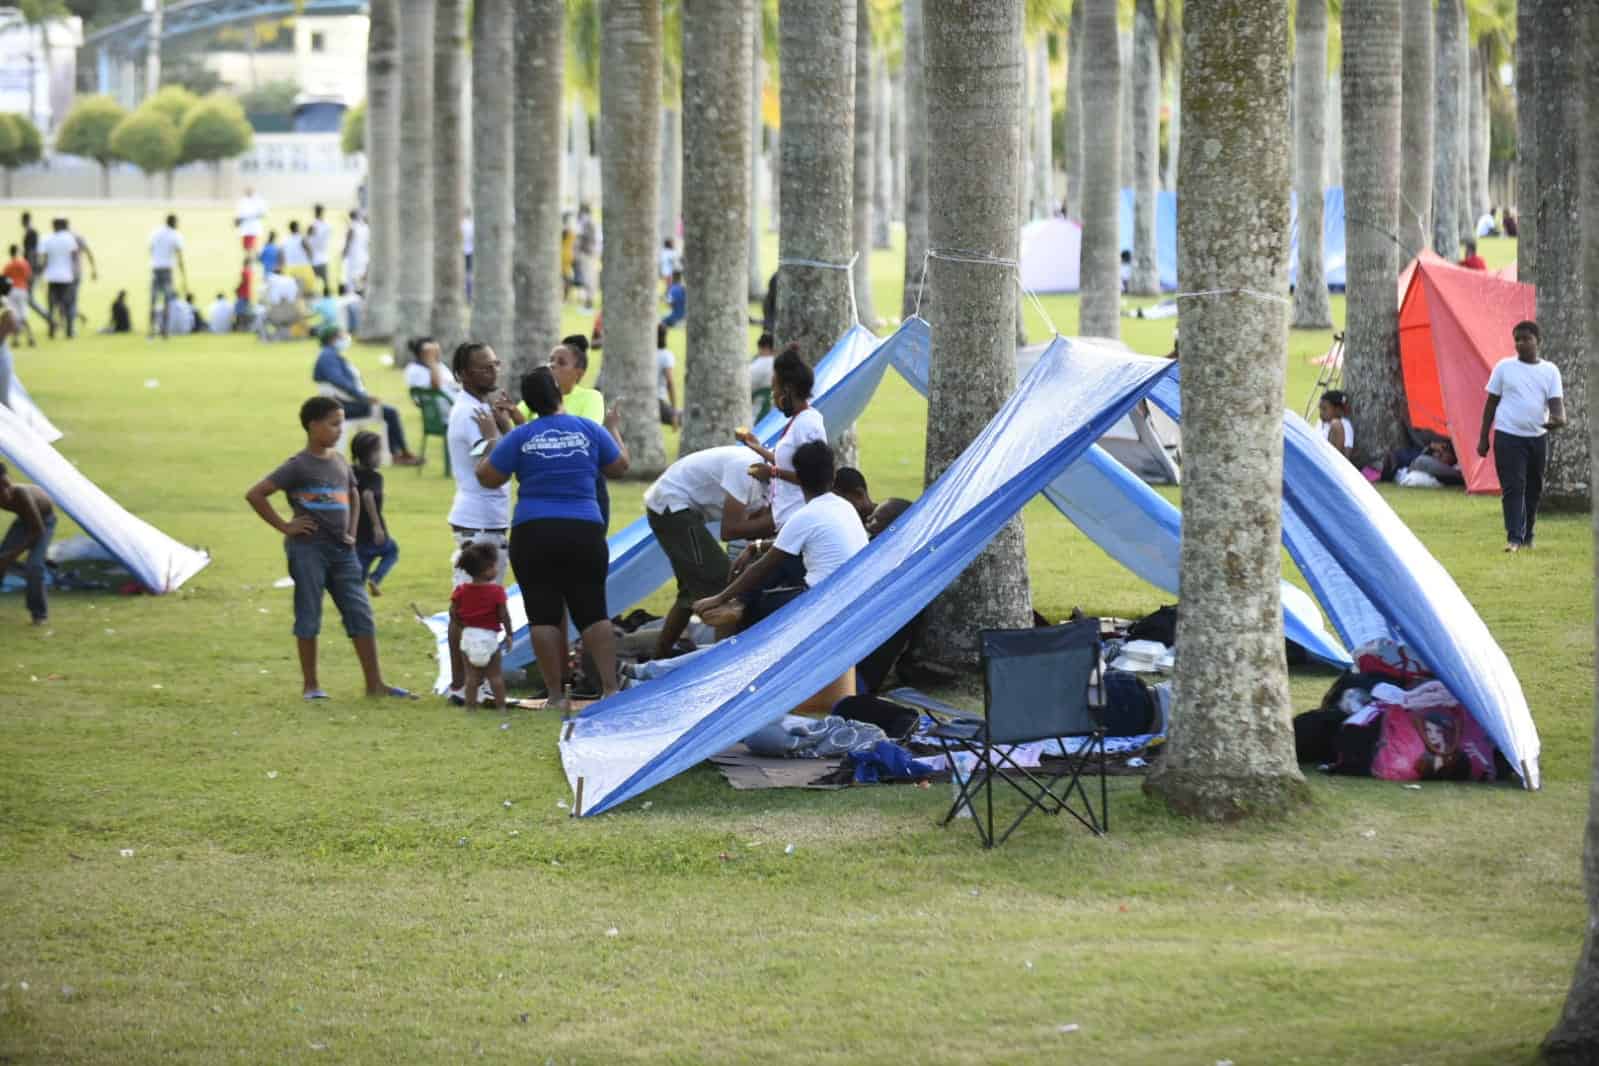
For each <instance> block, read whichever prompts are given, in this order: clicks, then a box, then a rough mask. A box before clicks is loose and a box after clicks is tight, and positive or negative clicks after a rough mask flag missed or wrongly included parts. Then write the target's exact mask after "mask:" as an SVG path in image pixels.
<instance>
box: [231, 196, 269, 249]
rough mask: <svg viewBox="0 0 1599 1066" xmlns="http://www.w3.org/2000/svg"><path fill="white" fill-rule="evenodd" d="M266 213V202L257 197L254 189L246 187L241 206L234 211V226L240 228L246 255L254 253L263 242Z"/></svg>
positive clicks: (240, 199)
mask: <svg viewBox="0 0 1599 1066" xmlns="http://www.w3.org/2000/svg"><path fill="white" fill-rule="evenodd" d="M266 213H267V205H266V201H265V200H263V199H261V198H260V197H259V196H257V195H256V194H255V190H254V189H252V188H249V187H246V188H245V190H244V195H243V196H242V197H240V198H239V205H238V206H237V207H235V208H234V209H233V224H234V225H236V226H238V227H239V240H240V242H241V243H243V245H244V252H245V254H246V255H249V254H251V253H252V252H254V251H255V246H256V244H257V242H259V241H260V240H261V232H262V229H263V228H264V227H265V225H266Z"/></svg>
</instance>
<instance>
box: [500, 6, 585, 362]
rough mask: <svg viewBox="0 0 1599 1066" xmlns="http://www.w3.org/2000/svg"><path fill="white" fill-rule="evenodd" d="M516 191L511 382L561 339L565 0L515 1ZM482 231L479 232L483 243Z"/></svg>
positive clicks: (503, 355) (504, 355)
mask: <svg viewBox="0 0 1599 1066" xmlns="http://www.w3.org/2000/svg"><path fill="white" fill-rule="evenodd" d="M479 2H480V3H481V2H482V0H479ZM516 5H517V9H516V50H515V57H514V59H513V64H514V77H515V82H514V85H515V100H516V106H515V113H514V115H513V117H512V125H513V127H514V131H515V132H514V137H513V140H514V141H515V153H516V154H515V174H516V188H517V190H519V194H518V195H517V196H516V197H515V211H514V215H515V219H516V247H517V249H518V252H517V254H515V255H514V256H513V257H512V260H511V277H512V279H513V288H514V291H515V301H516V307H515V315H516V332H515V343H514V344H512V345H511V346H510V347H509V348H505V349H495V350H496V352H497V353H498V354H499V356H500V359H501V360H502V361H503V362H504V364H505V366H506V369H507V371H508V373H507V375H506V377H505V380H506V381H507V382H508V383H510V384H511V391H512V392H513V393H514V392H515V391H516V388H517V386H516V382H518V381H520V380H521V377H522V375H523V374H525V373H527V372H528V371H529V370H531V369H532V368H533V367H534V366H537V365H539V364H541V363H543V362H544V358H545V356H546V355H547V354H548V352H549V350H550V349H551V348H553V347H554V346H555V343H556V341H558V340H559V339H560V337H561V259H560V254H559V248H560V246H561V169H562V157H563V153H564V142H565V140H566V138H565V137H564V136H563V133H564V132H565V130H566V123H565V121H563V116H564V115H565V113H566V109H565V108H564V107H563V105H562V97H561V90H562V85H563V83H564V81H565V79H566V70H565V68H566V40H565V36H566V14H565V3H564V2H563V0H516ZM482 239H483V233H482V230H481V229H479V230H478V241H479V245H480V246H481V243H482Z"/></svg>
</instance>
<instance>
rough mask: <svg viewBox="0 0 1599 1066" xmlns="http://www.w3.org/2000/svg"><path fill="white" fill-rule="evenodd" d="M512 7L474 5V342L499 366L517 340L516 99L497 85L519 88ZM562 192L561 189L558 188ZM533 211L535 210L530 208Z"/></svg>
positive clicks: (494, 0)
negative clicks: (492, 355) (497, 359)
mask: <svg viewBox="0 0 1599 1066" xmlns="http://www.w3.org/2000/svg"><path fill="white" fill-rule="evenodd" d="M512 3H513V0H476V2H475V3H474V4H473V6H472V84H473V85H474V86H477V87H478V88H479V89H482V90H484V91H481V92H474V93H473V94H472V145H473V151H472V215H473V218H474V219H475V221H476V224H477V228H476V240H475V242H474V243H475V248H474V251H473V253H472V337H473V339H474V340H480V341H484V342H486V343H487V344H488V345H489V347H491V348H493V349H494V350H495V352H496V353H503V355H502V356H501V358H502V359H504V358H507V357H509V356H510V354H511V352H512V350H513V349H514V347H515V339H516V293H515V289H514V287H513V286H512V283H511V263H512V259H513V256H512V249H513V248H515V246H516V241H515V236H516V234H515V232H514V231H513V220H514V219H515V217H516V202H515V195H514V190H515V187H516V184H515V178H516V157H515V144H516V139H515V125H514V122H513V120H512V111H513V108H512V103H511V102H512V100H513V99H514V97H515V94H514V93H508V92H499V91H496V90H494V89H492V88H491V87H492V86H509V85H513V84H515V81H514V79H515V77H516V67H515V63H514V60H513V59H512V45H513V43H514V36H515V32H516V12H515V11H514V9H513V8H512ZM558 188H559V187H558V186H557V189H558ZM529 206H530V207H531V205H529Z"/></svg>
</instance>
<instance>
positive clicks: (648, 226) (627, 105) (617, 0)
mask: <svg viewBox="0 0 1599 1066" xmlns="http://www.w3.org/2000/svg"><path fill="white" fill-rule="evenodd" d="M600 12H601V13H600V19H601V24H602V25H601V37H600V44H601V56H600V66H601V69H602V71H603V75H602V76H601V78H600V186H601V195H602V196H603V197H604V200H605V204H606V209H605V234H604V241H603V246H602V251H601V257H602V264H601V267H600V290H601V293H602V298H603V300H604V304H605V384H606V388H607V389H608V390H610V392H611V396H610V397H608V399H609V400H610V401H611V402H612V403H613V404H614V405H616V406H619V407H620V408H621V415H622V438H623V439H624V440H625V441H626V442H627V446H628V450H629V452H631V453H632V466H631V471H630V472H631V473H632V474H633V475H634V476H637V477H654V476H655V475H657V474H659V473H660V472H661V471H662V470H664V469H666V464H667V458H666V444H665V441H664V439H663V438H662V435H661V423H660V418H659V407H658V404H657V402H656V388H655V383H656V372H655V324H656V321H657V320H658V318H659V314H658V311H657V303H656V290H657V285H656V280H655V267H656V258H655V250H656V243H655V232H656V230H655V227H656V221H657V216H658V214H659V206H660V205H659V204H658V203H657V198H658V197H659V195H660V184H659V177H660V175H659V170H660V165H661V123H660V113H661V4H660V0H606V2H605V3H604V4H603V5H602V6H601V9H600ZM738 99H739V100H740V101H742V100H743V97H742V96H740V97H738ZM689 298H690V301H691V302H692V301H693V300H694V299H696V297H695V296H694V295H693V292H692V290H690V297H689ZM697 313H698V312H697V311H696V310H695V309H694V308H693V307H690V309H689V316H690V317H691V318H692V317H693V316H694V315H695V314H697ZM742 350H743V348H742V346H740V351H741V352H742Z"/></svg>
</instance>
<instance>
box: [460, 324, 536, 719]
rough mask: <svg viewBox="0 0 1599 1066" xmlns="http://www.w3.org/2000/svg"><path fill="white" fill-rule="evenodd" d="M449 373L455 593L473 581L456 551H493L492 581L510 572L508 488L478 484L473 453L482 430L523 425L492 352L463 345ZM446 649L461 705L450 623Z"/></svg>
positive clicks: (462, 677) (484, 347) (477, 345)
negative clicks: (454, 387) (481, 547)
mask: <svg viewBox="0 0 1599 1066" xmlns="http://www.w3.org/2000/svg"><path fill="white" fill-rule="evenodd" d="M451 369H453V370H454V371H455V378H456V380H457V381H459V382H460V383H461V392H460V395H458V396H457V397H456V398H455V403H454V404H453V405H452V406H451V407H450V422H449V428H448V430H446V432H445V437H444V445H445V447H446V448H448V449H449V452H450V473H451V474H453V475H454V476H455V500H454V502H453V503H452V504H451V505H450V534H451V536H452V537H453V538H454V540H455V553H454V555H452V556H451V558H450V565H451V567H452V568H453V570H454V572H455V584H456V586H457V587H459V586H461V585H464V584H466V583H467V582H469V581H471V580H472V576H471V575H470V574H468V573H466V572H465V571H463V570H462V569H461V568H460V566H459V565H458V560H459V557H460V554H461V548H463V547H464V546H465V545H467V544H474V543H475V544H482V543H487V544H492V545H493V546H494V549H495V551H496V552H497V553H498V555H499V560H498V565H497V567H496V570H495V577H496V579H500V578H503V577H504V576H505V571H506V569H507V567H508V566H509V563H510V547H511V542H510V539H509V536H508V534H509V532H510V525H511V487H510V484H509V483H507V484H505V485H502V486H500V487H499V488H495V489H489V488H484V487H483V486H482V485H481V484H479V483H478V479H477V461H478V458H479V456H478V455H477V454H474V449H476V448H477V447H478V446H479V445H480V444H482V442H483V441H484V439H485V432H484V428H485V426H490V425H493V426H494V427H495V428H497V430H498V431H499V433H501V434H503V433H508V432H510V430H511V427H512V426H517V425H521V424H522V422H524V421H525V419H524V418H523V417H522V412H521V411H519V410H517V408H516V404H514V403H513V402H511V399H510V397H508V396H506V394H505V392H504V391H503V390H502V389H501V388H500V357H499V356H497V355H495V354H494V349H493V348H490V347H489V346H488V345H487V344H481V343H473V344H463V345H461V346H460V347H459V348H457V349H456V351H455V365H454V366H453V367H452V368H451ZM449 645H450V692H449V697H450V699H451V701H452V702H453V701H455V700H457V699H460V700H461V702H463V703H464V702H465V698H464V696H465V694H464V692H463V691H462V686H463V685H464V683H465V677H466V674H465V670H464V663H463V661H462V657H461V630H460V627H459V626H457V625H456V624H455V623H454V622H451V623H450V631H449Z"/></svg>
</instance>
